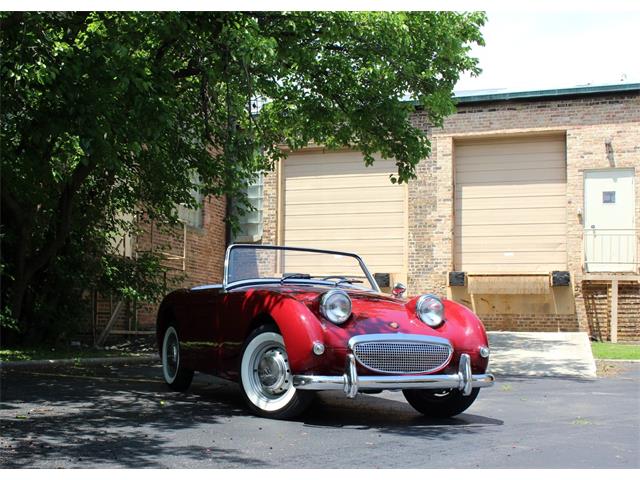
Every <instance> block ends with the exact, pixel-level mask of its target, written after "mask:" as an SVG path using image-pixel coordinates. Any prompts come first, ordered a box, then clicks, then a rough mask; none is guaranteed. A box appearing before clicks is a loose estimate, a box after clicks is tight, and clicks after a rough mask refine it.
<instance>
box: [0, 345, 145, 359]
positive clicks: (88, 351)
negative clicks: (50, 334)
mask: <svg viewBox="0 0 640 480" xmlns="http://www.w3.org/2000/svg"><path fill="white" fill-rule="evenodd" d="M139 355H140V353H138V352H128V351H122V350H102V349H97V348H85V349H82V348H20V349H18V348H3V349H0V360H1V361H3V362H12V361H17V360H58V359H62V358H71V359H74V358H100V357H136V356H139Z"/></svg>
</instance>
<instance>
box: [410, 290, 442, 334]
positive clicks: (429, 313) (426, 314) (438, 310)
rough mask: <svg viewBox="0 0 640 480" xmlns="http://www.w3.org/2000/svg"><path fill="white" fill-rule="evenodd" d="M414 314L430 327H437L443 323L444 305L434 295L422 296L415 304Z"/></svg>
mask: <svg viewBox="0 0 640 480" xmlns="http://www.w3.org/2000/svg"><path fill="white" fill-rule="evenodd" d="M416 314H417V315H418V318H419V319H420V320H422V321H423V322H424V323H426V324H427V325H429V326H430V327H438V326H439V325H440V324H442V322H443V321H444V305H443V304H442V302H441V301H440V299H439V298H438V297H436V296H435V295H422V296H421V297H420V298H419V299H418V302H417V303H416Z"/></svg>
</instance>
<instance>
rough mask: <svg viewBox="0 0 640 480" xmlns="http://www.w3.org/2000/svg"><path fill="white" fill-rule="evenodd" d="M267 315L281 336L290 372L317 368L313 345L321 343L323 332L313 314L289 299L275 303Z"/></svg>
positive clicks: (318, 359) (317, 359)
mask: <svg viewBox="0 0 640 480" xmlns="http://www.w3.org/2000/svg"><path fill="white" fill-rule="evenodd" d="M269 313H270V315H271V317H272V318H273V319H274V320H275V322H276V324H277V325H278V329H279V330H280V333H281V334H282V338H283V340H284V345H285V348H286V349H287V355H288V356H289V365H290V366H291V370H292V371H294V372H302V371H308V370H311V369H313V368H314V367H315V366H317V365H318V363H319V362H320V357H317V356H316V355H314V353H313V343H314V342H322V340H323V331H322V327H321V324H320V322H319V321H318V319H317V318H316V316H315V314H314V313H313V312H312V311H311V310H309V309H308V308H307V306H306V305H305V304H304V303H302V302H300V301H299V300H297V299H295V298H291V297H284V298H283V299H282V301H280V302H277V304H275V305H274V306H273V307H272V308H271V310H270V312H269Z"/></svg>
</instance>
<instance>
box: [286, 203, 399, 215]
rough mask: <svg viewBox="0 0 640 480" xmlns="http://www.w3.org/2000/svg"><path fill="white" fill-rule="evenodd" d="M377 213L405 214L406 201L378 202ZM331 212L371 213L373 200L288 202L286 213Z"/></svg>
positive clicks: (333, 213)
mask: <svg viewBox="0 0 640 480" xmlns="http://www.w3.org/2000/svg"><path fill="white" fill-rule="evenodd" d="M375 208H376V212H377V213H393V214H396V215H398V216H402V215H403V214H404V202H403V201H402V200H397V201H389V202H382V203H378V204H376V207H375ZM319 213H320V214H329V215H340V214H349V215H360V214H367V213H371V202H360V201H356V202H344V203H336V202H333V201H332V202H300V203H288V204H287V210H286V215H287V216H295V215H309V214H313V215H316V214H319Z"/></svg>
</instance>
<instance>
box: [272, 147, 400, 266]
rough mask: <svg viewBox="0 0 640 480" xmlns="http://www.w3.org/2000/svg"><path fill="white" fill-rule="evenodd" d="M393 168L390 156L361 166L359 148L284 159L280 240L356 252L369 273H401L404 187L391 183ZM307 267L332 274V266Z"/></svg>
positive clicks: (286, 243) (292, 244)
mask: <svg viewBox="0 0 640 480" xmlns="http://www.w3.org/2000/svg"><path fill="white" fill-rule="evenodd" d="M395 171H397V170H396V165H395V162H393V161H390V160H380V159H378V160H377V161H376V162H375V163H374V164H373V165H372V166H371V167H365V165H364V162H363V159H362V154H361V153H358V152H337V153H302V154H296V155H291V156H290V157H289V158H287V159H286V160H285V161H284V172H283V177H284V201H283V205H284V215H283V220H284V226H283V227H284V242H283V243H284V244H285V245H288V246H302V247H314V248H326V249H330V250H339V251H348V252H354V253H357V254H359V255H361V256H362V257H363V259H364V261H365V262H366V263H367V266H368V267H369V270H370V271H371V272H372V273H396V274H402V272H404V271H405V268H404V261H405V260H404V259H405V248H406V247H405V245H406V233H405V227H406V213H405V188H406V187H405V186H404V185H393V184H392V183H391V182H390V181H389V175H390V174H391V173H393V172H395ZM311 258H315V257H311ZM310 261H311V262H312V260H310ZM303 263H304V262H303ZM304 267H305V265H300V269H304ZM321 267H322V269H323V270H320V268H321ZM291 268H292V266H291V265H289V266H288V269H291ZM308 269H311V270H313V271H311V272H310V273H314V272H318V273H320V274H324V273H334V272H332V271H331V266H330V265H324V266H319V265H310V266H309V267H308Z"/></svg>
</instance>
